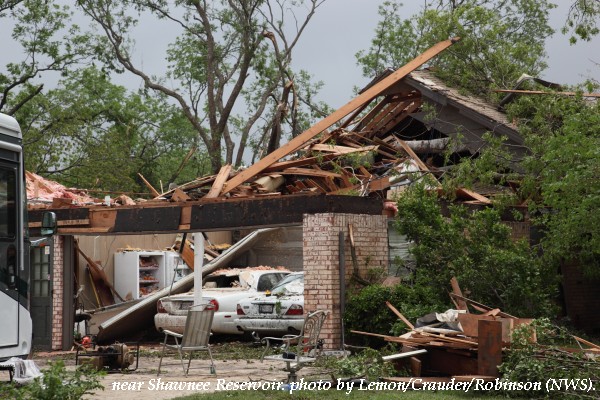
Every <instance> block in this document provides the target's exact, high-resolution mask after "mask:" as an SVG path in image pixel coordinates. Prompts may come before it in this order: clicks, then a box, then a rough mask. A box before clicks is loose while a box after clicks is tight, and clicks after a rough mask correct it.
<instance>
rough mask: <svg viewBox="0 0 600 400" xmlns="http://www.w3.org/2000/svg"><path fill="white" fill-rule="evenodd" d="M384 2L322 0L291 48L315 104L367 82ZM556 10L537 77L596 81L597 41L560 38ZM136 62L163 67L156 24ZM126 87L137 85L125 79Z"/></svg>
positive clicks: (141, 41) (408, 7)
mask: <svg viewBox="0 0 600 400" xmlns="http://www.w3.org/2000/svg"><path fill="white" fill-rule="evenodd" d="M383 1H384V0H326V1H325V2H324V3H323V4H322V5H321V6H320V7H319V9H318V10H317V12H316V14H315V15H314V16H313V19H312V20H311V21H310V23H309V25H308V28H307V29H306V31H305V32H304V34H303V36H302V37H301V39H300V41H299V43H298V47H297V48H296V49H295V52H294V58H293V66H294V68H295V69H304V70H307V71H308V72H309V73H311V74H312V75H313V77H314V80H317V81H323V83H324V87H323V88H322V89H321V92H320V94H319V96H317V99H318V100H322V101H325V102H326V103H327V104H329V105H330V106H331V107H334V108H339V107H340V106H342V105H344V104H346V103H347V102H348V101H350V100H351V99H352V97H353V88H354V87H355V86H358V87H362V86H364V85H365V84H367V83H368V82H369V81H370V79H368V78H365V77H363V76H362V72H361V69H360V67H359V66H358V65H357V63H356V57H355V55H356V53H357V52H358V51H360V50H365V49H368V47H369V45H370V42H371V38H372V37H373V34H374V31H375V28H376V26H377V22H378V21H379V15H378V13H377V11H378V6H379V5H380V4H382V3H383ZM555 2H556V3H559V4H558V8H556V9H554V10H551V14H550V18H551V22H552V25H553V26H554V27H555V29H556V31H557V33H556V34H555V35H554V36H553V37H550V38H548V41H547V49H546V50H547V53H548V64H549V68H548V70H546V71H545V72H544V73H543V75H542V76H540V78H543V79H546V80H549V81H552V82H557V83H563V84H576V83H580V82H582V81H584V80H585V79H586V77H593V78H595V79H596V80H598V81H600V66H598V65H595V64H594V62H596V63H599V64H600V38H599V37H596V38H594V40H593V41H591V42H578V43H577V45H575V46H570V44H569V40H568V37H565V36H563V35H561V34H560V28H561V27H562V26H563V24H564V21H565V19H566V15H567V11H568V5H569V4H570V2H571V0H555ZM422 4H423V1H417V0H407V1H405V2H404V7H403V8H402V10H403V12H404V13H405V15H406V17H407V18H408V17H409V16H411V15H413V14H415V13H417V12H418V11H419V10H420V8H421V7H422ZM136 36H138V42H137V49H138V51H139V52H138V54H137V56H138V61H139V62H140V63H141V64H142V65H143V66H144V67H145V68H148V69H150V70H153V71H155V73H160V72H161V68H163V66H164V64H163V63H162V61H161V60H160V59H159V58H158V57H159V55H160V54H164V53H162V52H161V51H157V49H160V48H163V47H166V45H167V43H168V42H169V40H170V38H169V35H168V33H166V32H165V31H164V30H161V29H157V27H156V25H152V24H142V25H141V26H140V29H139V31H138V34H137V35H136ZM119 83H121V84H125V85H131V84H133V85H139V81H138V80H136V81H135V82H132V81H130V80H129V79H126V78H125V79H124V80H123V81H122V82H119Z"/></svg>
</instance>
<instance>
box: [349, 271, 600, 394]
mask: <svg viewBox="0 0 600 400" xmlns="http://www.w3.org/2000/svg"><path fill="white" fill-rule="evenodd" d="M452 286H453V292H452V293H450V298H451V299H452V301H453V302H454V304H455V305H456V309H453V310H448V311H446V312H445V313H432V314H429V315H426V316H424V317H422V318H419V319H418V320H417V323H416V324H415V325H413V324H412V323H411V322H410V321H409V320H408V319H406V318H405V317H404V316H403V315H402V313H400V312H399V311H398V310H397V309H396V308H395V307H394V306H393V305H392V304H390V303H389V302H386V305H387V306H388V308H390V310H392V312H394V314H396V316H398V318H399V319H400V320H402V321H403V322H404V323H405V324H406V325H407V326H408V327H409V329H410V331H409V332H407V333H405V334H403V335H401V336H389V335H380V334H376V333H369V332H361V331H354V330H353V331H351V332H353V333H356V334H362V335H369V336H376V337H380V338H382V339H384V340H385V341H387V342H393V343H400V344H402V351H401V352H400V353H398V354H394V355H390V356H385V357H383V359H384V360H386V361H392V362H394V363H396V364H398V366H401V367H408V369H409V370H410V373H411V375H412V378H415V377H419V378H421V379H420V382H427V381H431V382H443V381H450V380H452V379H453V380H454V381H461V380H464V381H470V380H471V379H480V380H482V381H492V380H495V379H496V378H498V377H500V373H499V370H498V367H499V366H500V365H501V364H502V361H503V353H504V352H505V351H506V350H507V349H509V348H510V347H511V340H512V333H513V330H514V329H516V328H517V327H519V326H521V325H530V324H531V323H532V322H533V320H532V319H529V318H518V317H515V316H513V315H510V314H508V313H505V312H503V311H501V310H500V309H498V308H492V307H489V306H486V305H484V304H481V303H478V302H476V301H473V300H471V299H468V298H466V297H464V296H462V293H461V291H460V288H459V286H458V283H457V282H456V279H454V278H453V280H452ZM470 309H472V310H475V311H476V312H477V313H471V312H470ZM530 332H531V334H530V336H529V341H530V342H531V343H537V336H536V332H535V329H533V328H532V329H531V331H530ZM574 339H575V340H576V341H577V342H578V343H580V346H581V345H584V346H586V347H588V348H583V347H580V348H579V349H564V351H566V352H583V353H586V354H590V355H591V356H592V357H594V356H597V355H598V354H599V353H600V346H598V345H595V344H594V343H591V342H588V341H585V340H584V339H581V338H578V337H574ZM422 377H425V378H422ZM385 380H387V381H393V382H413V381H412V380H411V378H405V377H390V378H385Z"/></svg>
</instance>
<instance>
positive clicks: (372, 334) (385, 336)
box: [350, 330, 393, 338]
mask: <svg viewBox="0 0 600 400" xmlns="http://www.w3.org/2000/svg"><path fill="white" fill-rule="evenodd" d="M350 332H352V333H356V334H358V335H365V336H375V337H380V338H389V337H393V336H389V335H382V334H379V333H371V332H362V331H355V330H350Z"/></svg>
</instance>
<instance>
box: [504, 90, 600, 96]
mask: <svg viewBox="0 0 600 400" xmlns="http://www.w3.org/2000/svg"><path fill="white" fill-rule="evenodd" d="M492 91H493V92H498V93H517V94H542V95H543V94H546V95H558V96H577V95H578V94H579V95H581V96H582V97H600V93H577V92H544V91H541V90H518V89H495V90H492Z"/></svg>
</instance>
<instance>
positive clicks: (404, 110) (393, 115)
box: [369, 99, 421, 137]
mask: <svg viewBox="0 0 600 400" xmlns="http://www.w3.org/2000/svg"><path fill="white" fill-rule="evenodd" d="M420 107H421V99H415V100H414V101H412V102H410V103H402V104H401V105H400V106H398V107H397V108H396V109H395V110H393V111H392V112H390V113H389V114H388V115H387V116H386V117H385V118H384V119H383V120H381V121H380V122H379V123H378V124H377V125H375V126H374V127H373V128H372V129H371V132H370V133H369V136H371V137H372V136H375V135H376V134H378V133H385V132H387V131H389V130H390V129H392V128H393V127H394V126H396V125H398V124H399V123H400V122H401V121H402V120H404V119H405V118H406V117H408V116H409V115H410V114H412V113H413V112H414V111H416V110H418V109H419V108H420Z"/></svg>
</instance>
